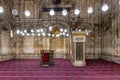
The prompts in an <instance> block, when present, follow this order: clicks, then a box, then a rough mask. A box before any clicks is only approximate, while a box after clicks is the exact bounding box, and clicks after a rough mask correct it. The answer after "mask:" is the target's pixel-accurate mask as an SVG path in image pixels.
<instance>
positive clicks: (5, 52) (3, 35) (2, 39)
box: [0, 30, 13, 61]
mask: <svg viewBox="0 0 120 80" xmlns="http://www.w3.org/2000/svg"><path fill="white" fill-rule="evenodd" d="M12 58H13V55H12V53H11V44H10V34H9V32H8V31H4V30H0V61H3V60H8V59H12Z"/></svg>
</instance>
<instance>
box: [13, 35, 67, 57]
mask: <svg viewBox="0 0 120 80" xmlns="http://www.w3.org/2000/svg"><path fill="white" fill-rule="evenodd" d="M15 39H16V40H15V46H14V47H15V49H14V54H15V55H16V58H17V59H27V58H35V59H38V58H40V52H41V50H50V49H51V50H54V57H55V58H67V54H69V52H68V51H69V47H68V46H69V44H68V42H69V40H68V38H65V37H58V38H53V37H52V38H50V37H38V36H32V35H31V36H19V35H15Z"/></svg>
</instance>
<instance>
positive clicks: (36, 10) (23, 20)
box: [0, 0, 120, 29]
mask: <svg viewBox="0 0 120 80" xmlns="http://www.w3.org/2000/svg"><path fill="white" fill-rule="evenodd" d="M55 1H56V0H55ZM118 2H119V0H61V3H60V4H59V5H54V4H53V3H52V0H0V5H2V6H3V7H4V9H5V11H4V13H3V14H4V15H10V16H12V17H13V18H10V19H15V22H14V23H15V25H17V26H18V25H22V24H27V23H29V24H31V25H36V26H37V25H38V24H40V23H41V22H43V23H44V22H52V21H56V20H58V21H61V22H66V23H67V24H69V26H70V25H72V27H73V29H75V28H76V26H77V24H78V25H79V24H81V23H91V24H94V25H100V24H101V22H102V21H103V20H104V19H106V20H108V18H109V17H111V15H117V14H119V8H120V5H119V4H118ZM105 3H106V4H108V6H109V10H108V11H106V12H103V11H102V10H101V7H102V5H103V4H105ZM90 6H91V7H93V10H94V11H93V13H91V14H88V12H87V9H88V7H90ZM56 7H57V8H64V7H65V8H68V9H69V11H68V15H67V16H66V17H64V16H62V14H61V11H58V12H57V13H56V15H55V16H50V15H49V12H48V11H44V10H43V8H56ZM13 8H15V9H17V10H18V12H19V14H18V15H17V16H14V15H12V14H11V11H12V9H13ZM75 8H79V9H80V15H79V16H76V15H74V9H75ZM25 10H29V11H30V13H31V15H30V16H29V17H26V16H25V15H24V11H25ZM116 13H117V14H116ZM105 17H106V18H105ZM10 21H12V20H10Z"/></svg>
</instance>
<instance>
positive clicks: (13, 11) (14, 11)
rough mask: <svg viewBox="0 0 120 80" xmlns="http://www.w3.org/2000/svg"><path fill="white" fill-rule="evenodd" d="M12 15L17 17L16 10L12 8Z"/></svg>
mask: <svg viewBox="0 0 120 80" xmlns="http://www.w3.org/2000/svg"><path fill="white" fill-rule="evenodd" d="M12 14H13V15H14V16H16V15H18V11H17V9H15V8H14V9H13V10H12Z"/></svg>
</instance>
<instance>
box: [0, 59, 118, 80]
mask: <svg viewBox="0 0 120 80" xmlns="http://www.w3.org/2000/svg"><path fill="white" fill-rule="evenodd" d="M54 62H55V64H54V65H53V66H50V67H42V66H40V60H35V59H27V60H24V59H23V60H8V61H2V62H0V80H120V64H116V63H113V62H108V61H104V60H86V63H87V66H85V67H75V66H72V64H71V62H70V61H69V60H64V59H55V61H54Z"/></svg>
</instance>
